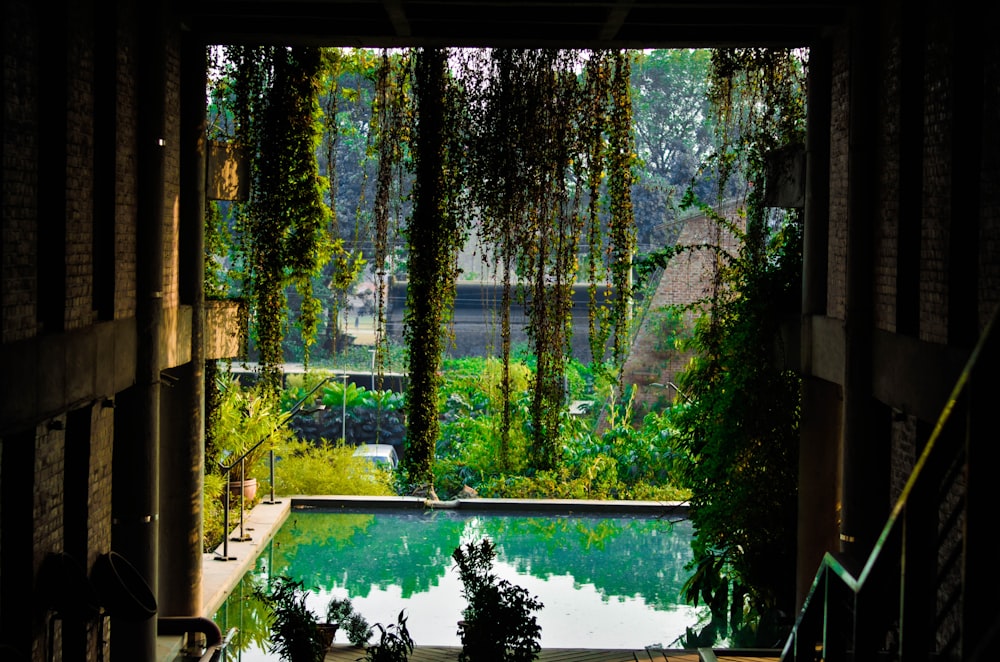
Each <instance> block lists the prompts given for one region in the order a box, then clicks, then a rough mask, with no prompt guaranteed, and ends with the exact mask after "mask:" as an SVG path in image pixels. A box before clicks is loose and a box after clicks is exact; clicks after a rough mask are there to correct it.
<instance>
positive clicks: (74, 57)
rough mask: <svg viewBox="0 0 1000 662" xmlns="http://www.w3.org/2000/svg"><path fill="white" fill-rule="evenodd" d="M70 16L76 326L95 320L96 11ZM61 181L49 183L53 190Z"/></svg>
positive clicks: (71, 260)
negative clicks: (94, 21)
mask: <svg viewBox="0 0 1000 662" xmlns="http://www.w3.org/2000/svg"><path fill="white" fill-rule="evenodd" d="M69 14H70V16H69V20H68V27H69V44H68V49H67V53H66V61H67V76H66V82H67V88H68V89H67V97H66V101H67V103H66V114H67V118H66V122H67V127H66V181H65V186H66V303H65V310H64V313H63V314H64V323H65V328H66V329H67V330H73V329H80V328H83V327H85V326H88V325H90V324H91V323H93V321H94V297H93V288H94V27H93V15H92V14H90V13H86V12H84V11H82V8H81V7H79V6H76V5H74V6H73V9H71V10H70V11H69ZM41 130H45V127H42V128H41ZM60 184H61V182H58V181H54V182H45V185H46V186H48V187H52V188H53V189H56V188H57V187H59V186H60ZM43 240H44V239H43ZM44 266H45V265H43V267H44Z"/></svg>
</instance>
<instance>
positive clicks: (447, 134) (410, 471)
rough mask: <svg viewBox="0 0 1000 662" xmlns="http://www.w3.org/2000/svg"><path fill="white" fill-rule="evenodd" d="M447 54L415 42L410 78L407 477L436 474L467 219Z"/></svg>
mask: <svg viewBox="0 0 1000 662" xmlns="http://www.w3.org/2000/svg"><path fill="white" fill-rule="evenodd" d="M448 56H449V54H448V51H447V50H444V49H421V50H419V51H418V52H417V54H416V58H415V60H416V62H415V71H414V80H413V85H414V93H415V96H416V132H415V135H414V157H413V158H414V167H415V172H416V179H415V181H414V187H413V199H414V212H413V219H412V221H411V225H410V227H411V229H412V230H411V231H410V232H407V243H408V248H409V268H410V273H409V279H410V284H409V287H408V288H407V301H406V312H405V318H404V322H405V325H404V336H405V338H406V341H407V345H408V347H409V390H408V392H407V400H406V409H407V421H408V430H407V438H406V443H407V450H406V455H405V457H404V460H403V466H402V473H403V475H404V478H405V480H406V482H407V483H409V484H410V485H422V484H430V483H431V481H433V473H432V468H431V467H432V463H433V458H434V446H435V441H436V440H437V437H438V430H439V423H438V415H437V406H438V402H437V399H438V388H439V385H440V376H439V372H438V370H439V368H440V364H441V355H442V351H443V348H444V342H443V336H444V322H445V318H446V311H447V310H449V308H450V305H451V301H452V298H453V297H454V282H455V277H456V273H455V269H456V267H455V258H456V256H457V254H458V250H459V249H460V247H461V246H462V245H463V244H464V241H465V234H466V231H467V230H466V227H467V226H466V224H467V222H468V220H467V218H466V217H464V216H463V215H461V214H460V213H459V210H458V207H457V204H458V197H459V190H460V184H459V181H458V179H457V173H458V171H459V170H460V167H459V161H460V158H461V155H462V152H463V149H464V146H463V145H461V144H460V143H459V142H458V141H456V140H455V139H456V138H457V135H458V134H457V131H456V130H455V125H456V124H457V123H458V121H459V119H460V117H459V115H458V112H459V111H458V106H457V103H456V101H455V95H456V90H455V88H454V85H453V82H452V81H451V80H450V79H449V76H448V72H447V68H448Z"/></svg>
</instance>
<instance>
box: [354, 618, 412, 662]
mask: <svg viewBox="0 0 1000 662" xmlns="http://www.w3.org/2000/svg"><path fill="white" fill-rule="evenodd" d="M375 627H376V628H378V630H379V633H380V634H379V640H378V643H375V644H372V645H371V646H369V647H368V648H367V650H365V661H366V662H407V660H409V659H410V653H412V652H413V639H412V638H411V637H410V632H409V630H407V628H406V616H405V613H404V612H403V611H400V612H399V616H397V617H396V623H395V624H390V625H388V626H385V627H383V626H382V624H381V623H376V624H375Z"/></svg>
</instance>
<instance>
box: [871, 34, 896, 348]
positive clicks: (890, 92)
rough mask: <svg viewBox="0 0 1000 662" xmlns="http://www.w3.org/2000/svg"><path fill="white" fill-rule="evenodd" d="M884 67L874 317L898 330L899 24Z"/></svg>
mask: <svg viewBox="0 0 1000 662" xmlns="http://www.w3.org/2000/svg"><path fill="white" fill-rule="evenodd" d="M879 55H880V57H881V58H882V60H883V62H884V63H885V66H884V67H883V68H880V70H879V74H880V78H879V86H878V89H879V90H880V92H881V96H880V98H879V100H878V109H879V113H878V116H879V127H878V131H877V135H878V138H879V145H878V149H877V154H878V161H879V168H878V172H877V174H876V176H877V177H878V183H877V186H878V188H879V190H880V196H879V208H878V211H877V219H876V220H877V223H878V226H877V228H876V231H875V234H874V239H875V247H874V251H873V254H874V259H875V264H874V266H873V276H874V282H873V283H872V285H873V286H874V292H873V293H872V296H873V304H874V311H873V320H874V324H875V326H876V327H877V328H879V329H883V330H885V331H890V332H894V331H895V330H896V287H897V284H898V281H897V269H898V266H899V260H898V255H897V250H898V242H899V166H900V162H899V149H900V147H899V141H900V94H901V91H900V80H899V70H900V60H899V58H900V43H899V24H898V22H895V23H893V24H891V25H889V26H888V27H887V29H886V31H885V35H884V37H883V47H882V51H881V53H880V54H879Z"/></svg>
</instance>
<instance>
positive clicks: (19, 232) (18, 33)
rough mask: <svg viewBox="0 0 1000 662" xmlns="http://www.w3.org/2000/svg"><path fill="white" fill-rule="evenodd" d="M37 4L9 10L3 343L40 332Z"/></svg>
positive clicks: (0, 201)
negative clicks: (36, 269)
mask: <svg viewBox="0 0 1000 662" xmlns="http://www.w3.org/2000/svg"><path fill="white" fill-rule="evenodd" d="M39 7H40V6H39V5H37V4H28V3H18V4H16V5H14V6H12V7H6V6H5V9H4V14H3V17H4V20H3V26H2V29H3V43H5V44H6V47H5V48H4V54H5V57H4V58H3V79H2V80H3V122H2V123H0V126H2V128H3V152H2V154H3V162H2V164H0V168H2V169H3V188H2V191H0V196H2V197H0V214H2V215H3V223H2V229H0V232H2V235H0V253H2V257H3V259H2V262H0V333H2V336H0V341H2V342H4V343H8V342H14V341H17V340H23V339H25V338H30V337H32V336H34V335H35V328H36V310H35V299H36V295H35V293H36V290H37V286H38V284H37V280H36V275H35V266H36V265H35V260H36V256H35V252H34V246H35V242H36V232H37V228H36V226H35V220H36V218H37V209H36V206H35V205H36V203H35V200H36V198H37V194H38V173H37V170H36V167H35V165H36V164H37V162H38V135H37V131H36V127H37V115H38V79H37V75H36V74H37V67H33V66H30V63H32V62H34V61H36V60H37V52H36V49H37V45H38V37H37V34H38V29H37V19H36V13H37V11H38V9H39Z"/></svg>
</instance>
